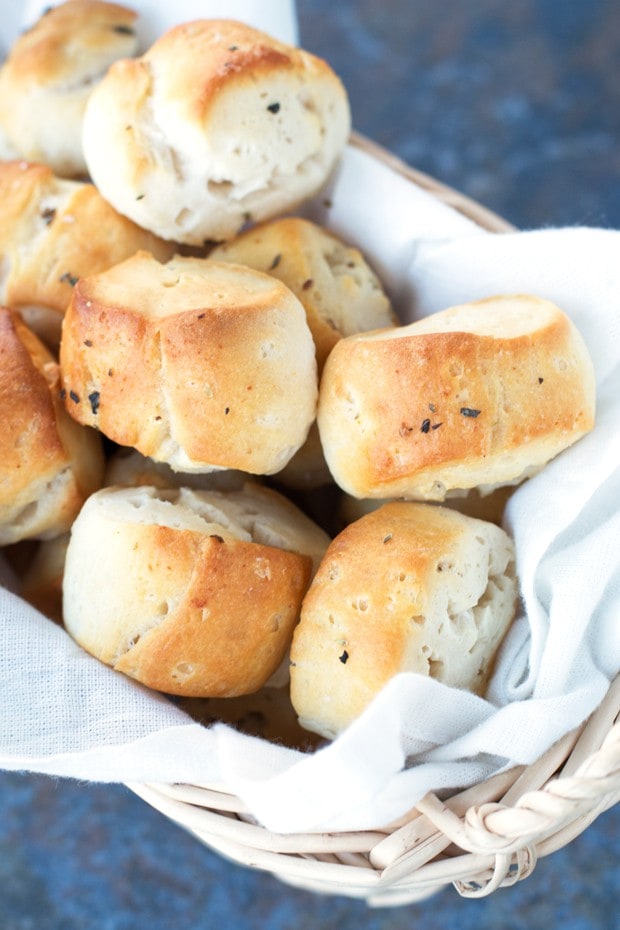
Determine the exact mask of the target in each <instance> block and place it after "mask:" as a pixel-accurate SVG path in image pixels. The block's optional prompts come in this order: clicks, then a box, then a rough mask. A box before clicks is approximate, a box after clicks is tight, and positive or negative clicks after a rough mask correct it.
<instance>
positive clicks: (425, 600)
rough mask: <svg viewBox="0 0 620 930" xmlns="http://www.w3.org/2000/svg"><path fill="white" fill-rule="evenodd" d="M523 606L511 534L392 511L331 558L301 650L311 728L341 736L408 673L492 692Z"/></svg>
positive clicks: (302, 703)
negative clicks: (503, 645) (499, 655)
mask: <svg viewBox="0 0 620 930" xmlns="http://www.w3.org/2000/svg"><path fill="white" fill-rule="evenodd" d="M515 606H516V582H515V566H514V552H513V546H512V542H511V540H510V538H509V537H508V536H507V534H506V533H505V532H504V531H503V530H502V529H500V528H499V527H497V526H495V525H493V524H491V523H485V522H484V521H481V520H475V519H473V518H471V517H466V516H464V515H463V514H460V513H457V512H456V511H453V510H449V509H448V508H446V507H439V506H436V505H432V504H423V503H412V502H395V503H390V504H384V505H383V506H382V507H380V508H379V509H378V510H375V511H373V512H372V513H369V514H367V515H366V516H364V517H362V518H361V519H360V520H358V521H356V522H355V523H352V524H350V526H348V527H347V528H346V529H345V530H343V532H342V533H340V534H339V535H338V536H337V537H336V538H335V539H334V540H333V542H332V543H331V545H330V547H329V548H328V550H327V552H326V554H325V557H324V558H323V561H322V562H321V565H320V567H319V570H318V572H317V574H316V576H315V578H314V581H313V582H312V585H311V587H310V589H309V591H308V593H307V595H306V597H305V598H304V602H303V605H302V611H301V621H300V623H299V626H298V627H297V629H296V631H295V634H294V637H293V643H292V646H291V700H292V702H293V706H294V707H295V710H296V711H297V713H298V715H299V718H300V722H301V724H302V726H304V727H306V728H307V729H309V730H312V731H313V732H316V733H319V734H321V735H323V736H325V737H328V738H333V737H335V736H336V735H337V734H338V733H340V732H341V731H342V730H343V729H344V728H345V727H347V726H349V724H350V723H352V721H353V720H354V719H355V718H356V717H358V716H359V715H360V714H361V713H362V711H363V710H364V709H365V707H366V706H367V705H368V704H369V703H370V701H371V700H372V699H373V697H374V696H375V695H376V694H378V693H379V691H380V690H381V689H382V688H383V687H384V685H385V684H386V683H387V682H388V681H389V680H390V679H391V678H392V677H393V676H394V675H396V674H398V673H399V672H416V673H417V674H419V675H427V676H430V677H432V678H436V679H437V680H438V681H441V682H443V683H444V684H446V685H451V686H453V687H455V688H463V689H467V690H471V691H474V692H478V693H482V692H483V691H484V690H485V688H486V685H487V680H488V677H489V674H490V670H491V666H492V663H493V659H494V656H495V653H496V650H497V648H498V646H499V644H500V642H501V640H502V638H503V636H504V635H505V633H506V631H507V629H508V626H509V625H510V622H511V620H512V619H513V616H514V613H515Z"/></svg>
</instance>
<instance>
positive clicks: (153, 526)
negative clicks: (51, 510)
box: [63, 486, 320, 697]
mask: <svg viewBox="0 0 620 930" xmlns="http://www.w3.org/2000/svg"><path fill="white" fill-rule="evenodd" d="M274 515H275V517H276V521H277V522H276V523H275V524H274V523H273V518H274ZM317 533H320V531H319V530H318V528H315V527H313V526H311V521H308V519H307V518H306V517H304V516H303V514H301V513H300V512H298V511H297V510H296V508H294V507H293V505H291V504H289V502H288V501H285V500H284V499H281V498H280V496H279V495H276V494H275V492H269V493H267V494H265V491H264V489H262V488H260V487H252V486H248V487H247V488H246V489H244V491H243V492H229V493H228V494H223V493H222V494H218V493H216V492H203V491H197V492H193V491H189V490H186V489H181V490H174V491H167V492H166V491H161V490H157V489H155V488H131V489H120V488H107V489H104V490H102V491H100V492H98V493H97V494H95V495H93V496H91V498H89V500H88V502H87V503H86V504H85V506H84V507H83V509H82V511H81V513H80V515H79V517H78V519H77V520H76V521H75V523H74V525H73V528H72V533H71V540H70V542H69V547H68V551H67V560H66V567H65V575H64V585H63V601H64V621H65V626H66V628H67V630H68V632H69V633H70V634H71V635H72V636H73V637H74V638H75V639H76V641H77V642H78V643H80V645H82V647H83V648H84V649H86V650H87V651H88V652H90V653H91V654H92V655H94V656H96V657H97V658H98V659H100V660H101V661H102V662H105V663H106V664H109V665H111V666H112V667H113V668H115V669H116V670H117V671H120V672H123V673H125V674H126V675H128V676H130V677H132V678H135V679H136V680H138V681H140V682H142V683H143V684H145V685H147V686H148V687H151V688H154V689H156V690H159V691H163V692H166V693H170V694H179V695H185V696H189V697H217V696H220V697H225V696H235V695H240V694H248V693H252V692H253V691H256V690H258V689H259V688H260V687H262V686H263V685H264V684H265V682H266V681H267V680H268V679H269V678H270V676H271V675H272V674H273V673H274V672H275V671H276V669H277V668H278V666H279V665H280V663H281V662H282V659H283V658H284V656H285V655H286V651H287V649H288V647H289V644H290V639H291V636H292V632H293V628H294V626H295V624H296V623H297V621H298V617H299V609H300V605H301V600H302V597H303V595H304V593H305V591H306V589H307V586H308V584H309V581H310V578H311V573H312V562H313V556H312V555H311V554H309V553H314V549H315V546H316V543H317ZM265 540H268V541H265ZM289 543H290V544H291V546H290V548H289V547H288V545H289ZM304 548H305V549H306V550H307V551H306V552H303V551H302V549H304ZM314 557H315V558H316V555H314Z"/></svg>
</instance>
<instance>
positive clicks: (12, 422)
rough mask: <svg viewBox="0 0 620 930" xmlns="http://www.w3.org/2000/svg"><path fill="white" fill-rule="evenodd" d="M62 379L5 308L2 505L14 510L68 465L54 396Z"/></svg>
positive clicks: (1, 322)
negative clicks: (54, 386)
mask: <svg viewBox="0 0 620 930" xmlns="http://www.w3.org/2000/svg"><path fill="white" fill-rule="evenodd" d="M29 350H30V351H29ZM57 377H58V366H57V364H56V363H55V361H54V359H53V358H52V356H51V355H50V354H49V353H48V352H47V350H46V349H45V348H44V346H43V345H42V344H40V343H39V342H38V340H36V339H35V337H33V336H32V334H31V333H30V332H29V331H28V330H27V328H26V327H25V326H24V324H23V323H22V322H21V320H20V319H19V317H18V316H17V314H15V313H13V312H12V311H10V310H8V309H6V308H4V307H1V308H0V412H1V415H0V422H1V423H2V429H1V430H0V462H1V463H2V464H1V470H0V473H1V477H2V480H1V481H0V503H3V504H12V503H13V502H14V500H15V499H16V498H18V497H19V496H20V495H21V494H22V493H23V492H24V490H25V489H27V488H28V487H29V486H30V485H31V484H32V482H33V481H34V480H44V479H47V480H51V479H52V478H53V477H54V476H55V475H56V474H57V473H58V472H59V471H60V470H61V469H62V468H64V467H65V466H66V465H67V464H68V458H67V455H66V452H65V449H64V447H63V445H62V442H61V441H60V437H59V435H58V428H57V424H56V414H55V410H54V403H53V400H52V395H51V391H50V384H54V383H55V381H56V379H57Z"/></svg>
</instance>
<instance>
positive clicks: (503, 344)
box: [318, 295, 595, 500]
mask: <svg viewBox="0 0 620 930" xmlns="http://www.w3.org/2000/svg"><path fill="white" fill-rule="evenodd" d="M594 409H595V384H594V371H593V366H592V361H591V359H590V356H589V354H588V351H587V349H586V346H585V344H584V342H583V339H582V337H581V335H580V334H579V332H578V331H577V329H576V328H575V326H574V325H573V324H572V323H571V321H570V320H569V319H568V317H567V316H566V315H565V314H564V313H562V311H561V310H560V309H559V308H558V307H556V306H555V305H554V304H552V303H550V302H549V301H545V300H541V299H539V298H536V297H530V296H525V295H517V296H510V297H495V298H489V299H487V300H482V301H478V302H474V303H471V304H467V305H463V306H460V307H454V308H450V309H448V310H445V311H442V312H441V313H436V314H434V315H433V316H429V317H425V318H424V319H422V320H420V321H419V322H417V323H412V324H410V325H408V326H403V327H400V328H398V329H395V330H387V331H383V332H377V333H373V334H362V335H358V336H351V337H349V338H347V339H343V340H340V342H338V343H337V345H336V346H334V349H333V350H332V352H331V354H330V356H329V358H328V361H327V363H326V365H325V368H324V370H323V377H322V380H321V391H320V398H319V410H318V425H319V432H320V436H321V442H322V444H323V450H324V453H325V457H326V460H327V463H328V465H329V468H330V471H331V473H332V475H333V477H334V479H335V480H336V482H337V483H338V484H339V485H340V487H341V488H342V489H343V490H345V491H347V492H348V493H349V494H351V495H353V496H354V497H360V498H364V497H370V498H390V497H405V498H411V499H427V500H443V499H444V498H445V495H446V493H448V492H450V491H453V490H458V489H467V488H473V487H477V486H482V485H484V486H487V487H489V488H490V487H494V486H499V485H507V484H510V483H512V482H514V481H518V480H520V479H522V478H524V477H527V476H528V475H531V474H532V473H534V472H535V471H536V470H539V469H540V468H541V467H542V466H543V465H544V464H545V463H546V462H548V461H549V460H550V459H552V458H553V457H554V456H556V455H557V454H558V453H559V452H561V451H562V450H563V449H565V448H567V447H568V446H570V445H571V444H572V443H574V442H576V441H577V440H578V439H579V438H580V437H581V436H583V435H584V434H585V433H587V432H588V431H589V430H591V429H592V427H593V425H594Z"/></svg>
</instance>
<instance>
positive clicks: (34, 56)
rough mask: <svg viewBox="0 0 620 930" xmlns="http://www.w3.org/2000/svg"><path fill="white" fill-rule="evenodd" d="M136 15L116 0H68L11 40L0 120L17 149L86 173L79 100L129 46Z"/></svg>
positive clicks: (63, 169) (1, 78)
mask: <svg viewBox="0 0 620 930" xmlns="http://www.w3.org/2000/svg"><path fill="white" fill-rule="evenodd" d="M135 20H136V13H135V12H133V10H130V9H128V8H127V7H124V6H120V5H119V4H116V3H102V2H100V0H68V2H66V3H62V4H60V5H59V6H56V7H51V8H50V9H48V10H47V11H46V12H45V13H44V15H42V16H41V18H40V19H39V20H38V21H37V22H36V23H35V24H34V25H33V26H31V28H30V29H28V30H27V31H26V32H23V33H22V34H21V35H20V36H19V37H18V38H17V39H16V40H15V42H14V44H13V46H12V47H11V49H10V51H9V55H8V57H7V59H6V61H5V62H4V64H3V65H2V68H0V125H2V127H3V129H4V132H5V133H6V135H7V138H8V140H9V141H10V143H11V145H12V147H13V148H14V150H15V152H16V153H17V154H18V155H19V157H22V158H26V159H28V160H29V161H38V162H43V163H44V164H46V165H49V166H50V167H51V168H52V169H53V170H54V171H55V172H56V173H57V174H59V175H61V176H63V177H76V176H78V175H85V174H86V162H85V160H84V153H83V150H82V121H83V117H84V110H85V108H86V102H87V100H88V98H89V96H90V94H91V92H92V90H93V88H94V87H95V85H96V84H97V83H98V81H100V80H101V78H102V77H103V75H104V74H105V72H106V70H107V69H108V67H109V65H111V64H112V62H113V61H116V60H117V59H118V58H127V57H129V56H131V55H135V54H136V52H137V39H136V34H135V31H134V23H135Z"/></svg>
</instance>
